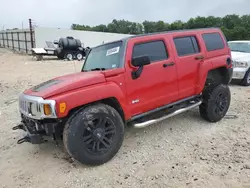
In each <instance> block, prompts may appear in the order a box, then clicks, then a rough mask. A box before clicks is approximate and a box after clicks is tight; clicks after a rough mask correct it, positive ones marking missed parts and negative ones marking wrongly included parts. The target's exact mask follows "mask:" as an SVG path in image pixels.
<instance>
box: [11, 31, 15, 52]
mask: <svg viewBox="0 0 250 188" xmlns="http://www.w3.org/2000/svg"><path fill="white" fill-rule="evenodd" d="M11 39H12V48H13V50H15V46H14V37H13V32H11Z"/></svg>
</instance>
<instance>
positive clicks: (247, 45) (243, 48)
mask: <svg viewBox="0 0 250 188" xmlns="http://www.w3.org/2000/svg"><path fill="white" fill-rule="evenodd" d="M228 46H229V48H230V49H231V51H233V52H243V53H250V42H229V43H228Z"/></svg>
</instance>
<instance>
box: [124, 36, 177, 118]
mask: <svg viewBox="0 0 250 188" xmlns="http://www.w3.org/2000/svg"><path fill="white" fill-rule="evenodd" d="M171 51H172V50H171V48H170V43H169V41H168V39H166V38H164V37H159V36H150V37H149V36H147V37H144V38H132V39H130V40H129V41H128V44H127V55H126V60H125V62H126V64H125V68H126V76H125V82H126V90H127V99H128V101H127V102H128V106H129V107H130V111H131V114H132V116H134V115H137V114H140V113H143V112H147V111H149V110H152V109H155V108H157V107H160V106H163V105H166V104H168V103H171V102H173V101H175V100H176V99H177V98H178V83H177V82H178V81H177V80H178V79H177V73H176V66H175V63H174V56H173V55H171ZM141 55H147V56H149V59H150V64H149V65H145V66H144V67H143V70H142V72H141V74H140V76H139V77H138V78H136V79H133V78H132V72H133V71H134V70H136V69H137V67H133V66H132V65H131V61H132V58H134V57H138V56H141Z"/></svg>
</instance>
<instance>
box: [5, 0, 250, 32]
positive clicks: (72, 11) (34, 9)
mask: <svg viewBox="0 0 250 188" xmlns="http://www.w3.org/2000/svg"><path fill="white" fill-rule="evenodd" d="M0 7H1V10H0V30H1V29H3V28H4V29H8V28H15V27H17V28H22V27H24V28H27V27H28V19H29V18H31V19H32V20H33V22H34V23H35V24H36V25H37V26H39V27H58V28H70V26H71V24H72V23H76V24H84V25H90V26H93V25H98V24H107V23H110V22H111V21H112V20H113V19H125V20H130V21H136V22H143V21H144V20H150V21H158V20H163V21H165V22H170V23H171V22H173V21H175V20H182V21H187V20H188V19H189V18H191V17H196V16H224V15H226V14H239V15H243V14H250V0H0Z"/></svg>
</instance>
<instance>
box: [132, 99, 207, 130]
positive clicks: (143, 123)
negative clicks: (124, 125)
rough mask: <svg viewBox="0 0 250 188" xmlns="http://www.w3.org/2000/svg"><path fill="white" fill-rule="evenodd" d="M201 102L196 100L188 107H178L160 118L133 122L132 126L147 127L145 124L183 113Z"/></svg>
mask: <svg viewBox="0 0 250 188" xmlns="http://www.w3.org/2000/svg"><path fill="white" fill-rule="evenodd" d="M201 103H202V101H199V102H197V103H195V104H192V105H190V106H188V107H186V108H181V109H179V110H176V111H174V112H173V113H171V114H168V115H166V116H163V117H161V118H158V119H151V120H149V121H145V122H142V123H135V124H134V125H133V126H134V127H135V128H144V127H147V126H149V125H152V124H155V123H158V122H160V121H163V120H165V119H168V118H170V117H173V116H176V115H178V114H181V113H183V112H186V111H188V110H190V109H192V108H195V107H197V106H199V105H200V104H201Z"/></svg>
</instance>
